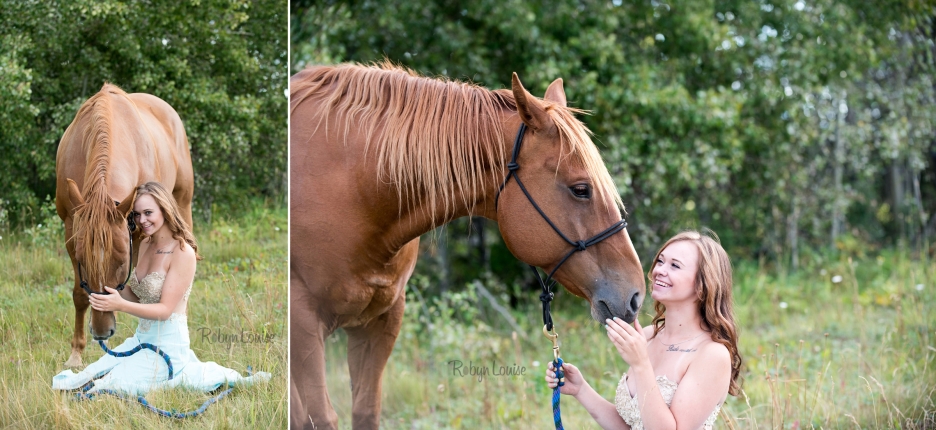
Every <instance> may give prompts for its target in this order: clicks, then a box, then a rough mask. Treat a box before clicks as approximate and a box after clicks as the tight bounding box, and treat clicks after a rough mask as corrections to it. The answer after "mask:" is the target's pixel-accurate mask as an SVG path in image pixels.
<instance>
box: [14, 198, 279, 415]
mask: <svg viewBox="0 0 936 430" xmlns="http://www.w3.org/2000/svg"><path fill="white" fill-rule="evenodd" d="M244 212H245V215H243V216H241V217H239V218H237V219H233V220H225V219H222V220H217V219H216V220H215V221H214V223H213V225H212V226H211V227H210V228H209V227H207V226H200V225H196V236H197V237H198V239H199V242H200V245H201V246H202V250H203V251H202V254H203V255H204V256H205V259H204V260H202V261H201V262H200V263H199V267H198V273H197V275H196V279H195V285H194V287H193V290H192V295H191V298H190V302H189V309H188V315H189V319H188V321H189V332H190V335H191V339H192V349H193V350H194V351H195V353H196V355H197V356H198V358H199V359H200V360H201V361H215V362H218V363H220V364H222V365H224V366H227V367H230V368H233V369H235V370H237V371H239V372H241V373H245V371H246V368H247V366H248V365H251V366H253V368H254V369H255V370H264V371H267V372H270V373H272V374H273V379H272V380H271V381H270V382H269V383H266V384H258V385H255V386H253V387H238V388H237V389H235V390H234V391H233V392H232V393H231V394H229V395H228V396H227V397H226V398H224V399H222V400H221V401H220V402H218V403H215V404H214V405H212V406H210V407H209V408H208V410H207V412H206V413H205V414H203V415H202V416H200V417H197V418H190V419H187V420H184V421H180V420H174V419H169V418H163V417H160V416H157V415H156V414H153V413H152V412H149V411H147V410H146V409H145V408H143V407H142V406H140V405H139V404H136V403H128V402H124V401H122V400H119V399H116V398H113V397H110V396H100V397H98V398H96V399H95V400H93V401H76V400H74V394H71V393H64V392H60V391H55V390H52V389H51V382H52V376H53V375H55V374H56V373H58V372H60V371H61V370H63V369H64V367H63V363H64V362H65V360H66V359H68V355H69V353H70V346H69V341H70V339H71V335H72V327H73V324H74V307H73V305H72V300H71V288H72V280H71V276H72V274H71V268H70V264H69V262H68V256H67V255H66V254H65V251H64V248H63V247H62V246H61V243H60V242H61V236H62V233H61V226H60V224H61V222H60V221H58V220H57V218H52V217H47V225H44V226H41V227H34V228H31V229H29V230H28V231H26V232H21V233H17V234H15V235H13V236H12V237H11V236H10V235H9V233H6V234H2V236H3V238H2V240H0V278H2V279H3V280H4V282H2V283H0V339H2V348H0V399H3V402H2V405H0V427H3V428H7V427H11V428H53V427H54V428H101V427H105V428H111V427H132V428H167V427H169V428H182V427H184V428H212V429H214V428H254V427H262V428H267V427H270V426H272V427H275V428H285V427H286V426H287V424H286V415H287V390H286V382H287V381H286V378H287V358H286V357H287V337H286V326H285V323H286V320H287V318H286V317H287V304H286V291H287V288H286V282H287V281H286V279H287V277H286V270H287V269H286V255H287V254H286V243H287V221H286V220H287V217H286V209H285V208H270V206H268V205H265V204H259V203H257V204H254V205H253V206H252V207H248V208H245V209H244ZM117 320H118V321H117V334H116V335H115V336H114V338H112V339H111V340H110V341H108V344H109V345H112V346H113V345H119V344H120V342H122V341H123V340H124V339H125V338H126V337H128V336H132V335H133V332H134V330H135V329H136V321H135V318H133V317H130V316H128V315H125V314H119V315H118V316H117ZM199 328H209V329H212V330H219V331H220V332H221V333H225V334H239V333H241V331H245V332H249V333H257V334H262V335H266V334H271V335H273V341H272V342H269V343H217V342H215V343H212V342H210V341H209V340H208V339H207V338H204V337H202V336H200V334H199V332H198V329H199ZM101 355H102V351H101V349H100V347H98V345H97V344H96V343H93V342H89V344H88V347H87V348H86V349H85V352H84V354H83V357H82V358H83V361H84V363H85V364H88V363H90V362H92V361H94V360H96V359H98V358H99V357H100V356H101ZM146 397H147V400H148V401H149V402H150V403H151V404H153V405H154V406H157V407H160V408H163V409H170V410H171V409H176V410H179V411H189V410H194V409H196V408H198V407H199V406H200V405H201V404H202V403H203V402H204V401H205V400H207V399H208V398H209V397H210V396H209V395H208V394H204V393H197V392H190V391H185V390H161V391H157V392H153V393H150V394H148V395H147V396H146Z"/></svg>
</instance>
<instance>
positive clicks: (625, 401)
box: [614, 373, 721, 430]
mask: <svg viewBox="0 0 936 430" xmlns="http://www.w3.org/2000/svg"><path fill="white" fill-rule="evenodd" d="M656 383H657V386H659V387H660V394H661V395H663V402H664V403H666V406H670V404H672V403H673V396H675V395H676V388H677V387H678V385H677V384H676V383H675V382H673V381H670V380H669V378H667V377H666V376H665V375H659V376H657V377H656ZM614 407H615V409H617V412H618V414H619V415H621V418H624V422H626V423H627V424H628V425H629V426H630V427H631V430H643V428H644V427H643V420H642V419H641V418H640V405H639V404H638V399H637V398H636V397H631V395H630V390H628V388H627V373H625V374H624V376H621V381H620V382H618V387H617V393H616V395H615V396H614ZM720 409H721V405H720V404H719V405H718V406H715V410H714V411H712V414H711V415H709V417H708V419H707V420H705V424H703V425H702V428H703V429H705V430H711V429H712V426H713V425H714V424H715V419H716V418H718V411H719V410H720Z"/></svg>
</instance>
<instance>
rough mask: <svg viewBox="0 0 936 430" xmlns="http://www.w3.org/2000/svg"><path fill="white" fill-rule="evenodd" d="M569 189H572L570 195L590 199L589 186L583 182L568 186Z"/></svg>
mask: <svg viewBox="0 0 936 430" xmlns="http://www.w3.org/2000/svg"><path fill="white" fill-rule="evenodd" d="M569 190H571V191H572V195H573V196H575V197H578V198H580V199H590V198H591V187H589V186H588V185H585V184H579V185H574V186H572V187H569Z"/></svg>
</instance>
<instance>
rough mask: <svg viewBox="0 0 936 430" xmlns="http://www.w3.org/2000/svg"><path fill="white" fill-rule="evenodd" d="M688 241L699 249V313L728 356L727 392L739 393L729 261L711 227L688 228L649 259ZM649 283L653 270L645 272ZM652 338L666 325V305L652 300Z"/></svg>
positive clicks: (739, 371) (735, 328)
mask: <svg viewBox="0 0 936 430" xmlns="http://www.w3.org/2000/svg"><path fill="white" fill-rule="evenodd" d="M681 241H686V242H691V243H692V244H694V245H695V246H696V248H698V249H699V270H698V272H697V274H696V294H697V295H698V298H699V313H700V314H701V315H702V321H704V322H705V325H706V326H707V328H708V329H709V330H710V332H711V336H712V340H713V341H715V342H718V343H720V344H722V345H725V347H726V348H728V353H729V354H730V355H731V383H730V385H729V386H728V394H731V395H732V396H737V395H738V394H740V392H741V383H740V380H739V378H740V374H741V354H740V353H739V352H738V330H737V326H736V325H735V317H734V305H733V303H732V298H731V285H732V277H731V260H730V259H729V258H728V253H726V252H725V249H724V248H722V246H721V242H720V241H719V240H718V236H717V235H716V234H715V232H713V231H711V230H707V229H706V230H703V233H699V232H698V231H695V230H688V231H684V232H682V233H679V234H677V235H676V236H673V237H672V238H671V239H670V240H668V241H666V243H665V244H664V245H663V246H662V247H661V248H660V250H659V251H657V253H656V255H655V256H654V257H653V260H650V261H657V259H659V258H660V253H662V252H663V250H664V249H666V247H668V246H670V244H672V243H675V242H681ZM647 278H648V279H649V280H650V285H653V270H652V269H651V270H650V271H649V272H647ZM653 309H654V310H655V311H656V315H654V317H653V323H652V324H653V337H656V335H657V334H658V333H659V332H660V330H662V329H663V327H665V326H666V316H665V312H666V306H664V305H663V304H662V303H660V302H656V303H655V304H654V306H653Z"/></svg>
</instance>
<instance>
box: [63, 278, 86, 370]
mask: <svg viewBox="0 0 936 430" xmlns="http://www.w3.org/2000/svg"><path fill="white" fill-rule="evenodd" d="M72 301H73V302H74V303H75V333H74V334H73V335H72V341H71V356H69V357H68V361H66V362H65V367H74V368H77V367H81V366H82V362H81V353H82V352H84V349H85V345H86V344H87V338H86V337H85V336H87V334H86V333H85V312H87V310H88V306H90V305H91V302H90V301H89V300H88V295H87V294H85V292H84V290H82V289H81V287H80V286H79V285H78V280H77V279H76V280H75V287H74V289H73V290H72Z"/></svg>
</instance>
